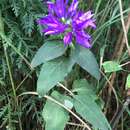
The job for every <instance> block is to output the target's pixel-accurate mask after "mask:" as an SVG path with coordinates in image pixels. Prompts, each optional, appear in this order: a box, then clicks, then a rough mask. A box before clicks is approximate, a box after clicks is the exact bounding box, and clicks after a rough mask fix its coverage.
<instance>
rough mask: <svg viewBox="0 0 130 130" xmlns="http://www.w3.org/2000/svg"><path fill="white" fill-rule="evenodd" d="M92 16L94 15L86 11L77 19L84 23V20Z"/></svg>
mask: <svg viewBox="0 0 130 130" xmlns="http://www.w3.org/2000/svg"><path fill="white" fill-rule="evenodd" d="M93 15H94V14H92V11H87V12H86V13H84V14H82V15H81V16H80V17H79V19H80V20H81V21H85V20H88V19H90V18H92V17H93Z"/></svg>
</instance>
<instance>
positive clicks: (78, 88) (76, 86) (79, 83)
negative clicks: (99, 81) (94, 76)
mask: <svg viewBox="0 0 130 130" xmlns="http://www.w3.org/2000/svg"><path fill="white" fill-rule="evenodd" d="M94 91H95V90H94V87H93V86H92V85H91V84H89V83H88V82H87V80H85V79H80V80H75V81H74V83H73V92H77V93H78V94H79V95H82V94H87V95H88V96H90V97H91V98H93V100H95V99H97V96H96V94H95V92H94Z"/></svg>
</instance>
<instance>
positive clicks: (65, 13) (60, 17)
mask: <svg viewBox="0 0 130 130" xmlns="http://www.w3.org/2000/svg"><path fill="white" fill-rule="evenodd" d="M68 1H69V0H56V1H55V3H53V2H47V5H48V12H49V13H48V15H47V16H45V17H43V18H40V19H39V20H37V22H38V24H40V25H44V26H45V29H43V33H44V34H45V35H50V34H51V35H58V34H64V38H63V41H64V44H65V45H69V44H71V43H72V41H73V40H74V39H75V40H76V43H78V44H79V45H81V46H83V47H85V48H90V47H91V44H90V43H91V39H92V38H91V36H90V35H89V34H88V33H87V32H86V29H87V28H88V27H91V28H94V29H95V28H96V25H95V19H93V18H92V17H93V13H92V12H91V11H87V12H85V13H83V12H82V11H79V10H78V9H77V8H78V3H79V2H78V0H73V1H72V3H71V5H70V6H69V5H68Z"/></svg>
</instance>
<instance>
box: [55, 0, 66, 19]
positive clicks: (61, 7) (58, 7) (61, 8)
mask: <svg viewBox="0 0 130 130" xmlns="http://www.w3.org/2000/svg"><path fill="white" fill-rule="evenodd" d="M65 6H66V5H65V3H64V0H56V4H55V13H56V15H57V16H58V17H59V18H62V17H65V8H66V7H65Z"/></svg>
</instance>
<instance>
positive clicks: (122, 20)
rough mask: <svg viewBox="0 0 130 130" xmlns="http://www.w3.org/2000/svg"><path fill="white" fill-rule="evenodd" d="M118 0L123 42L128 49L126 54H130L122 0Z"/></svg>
mask: <svg viewBox="0 0 130 130" xmlns="http://www.w3.org/2000/svg"><path fill="white" fill-rule="evenodd" d="M118 2H119V7H120V14H121V22H122V27H123V32H124V37H125V44H126V47H127V50H128V54H129V56H130V47H129V43H128V38H127V30H126V27H125V22H124V16H123V9H122V1H121V0H118Z"/></svg>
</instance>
